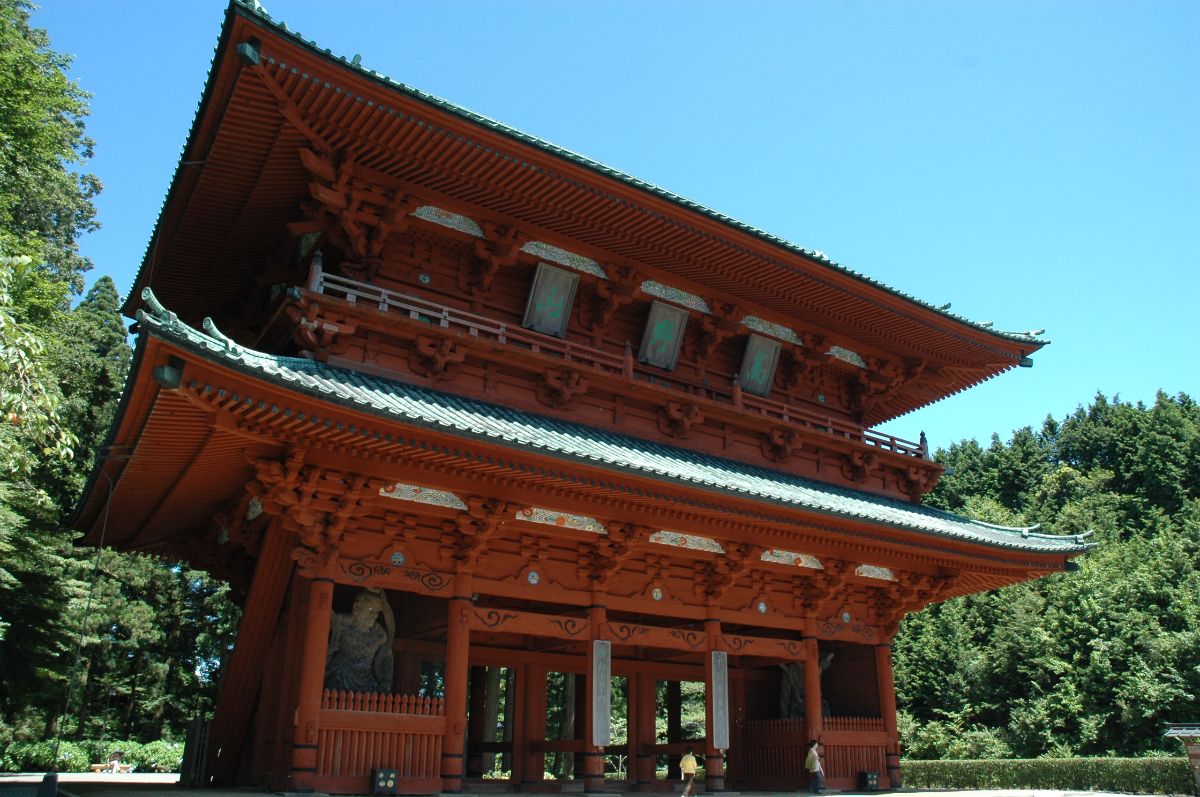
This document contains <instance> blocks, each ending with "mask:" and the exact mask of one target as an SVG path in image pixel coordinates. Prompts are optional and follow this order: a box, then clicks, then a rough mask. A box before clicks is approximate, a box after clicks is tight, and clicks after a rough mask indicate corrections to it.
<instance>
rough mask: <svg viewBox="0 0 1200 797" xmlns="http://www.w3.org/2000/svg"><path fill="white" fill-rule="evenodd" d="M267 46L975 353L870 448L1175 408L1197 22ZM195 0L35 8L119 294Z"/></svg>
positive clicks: (466, 15)
mask: <svg viewBox="0 0 1200 797" xmlns="http://www.w3.org/2000/svg"><path fill="white" fill-rule="evenodd" d="M263 2H264V4H265V6H266V8H267V10H268V11H269V13H271V15H272V16H273V17H275V18H276V19H282V20H284V21H285V22H286V23H287V24H288V26H289V27H290V28H291V29H292V30H297V31H299V32H300V33H302V34H303V35H304V36H305V37H307V38H311V39H315V40H316V41H317V42H318V43H319V44H320V45H321V46H323V47H327V48H329V49H331V50H332V51H333V52H334V53H337V54H340V55H345V56H347V57H349V56H352V55H354V54H355V53H361V54H362V56H363V64H364V66H366V67H369V68H372V69H375V70H377V71H379V72H382V73H384V74H386V75H388V76H389V77H392V78H393V79H395V80H398V81H401V82H404V83H408V84H409V85H412V86H415V87H417V88H420V89H422V90H425V91H428V92H431V93H433V94H436V95H439V96H441V97H444V98H446V99H448V100H450V101H452V102H455V103H457V104H459V105H462V106H465V107H466V108H469V109H471V110H473V111H476V112H479V113H483V114H486V115H488V116H491V117H493V118H495V119H498V120H500V121H502V122H504V123H506V124H508V125H510V126H513V127H516V128H518V129H521V130H524V131H526V132H529V133H531V134H533V135H536V136H538V137H540V138H543V139H545V140H548V141H550V142H553V143H555V144H558V145H560V146H563V147H566V148H568V149H572V150H574V151H576V152H579V153H581V154H584V155H586V156H588V157H590V158H593V159H595V160H598V161H601V162H603V163H606V164H608V165H611V166H613V167H615V168H618V169H621V170H622V171H625V172H627V173H629V174H632V175H634V176H636V177H640V178H642V179H644V180H648V181H650V182H653V183H656V184H657V185H660V186H662V187H664V188H666V189H668V190H670V191H673V192H675V193H677V194H680V195H682V196H685V197H688V198H690V199H693V200H695V201H697V202H700V203H702V204H705V205H707V206H709V207H711V208H713V209H715V210H718V211H721V212H723V213H726V214H728V215H731V216H733V217H735V218H738V219H741V220H743V221H745V222H747V223H749V224H752V225H754V226H756V227H759V228H760V229H763V230H766V231H768V232H771V233H774V234H776V235H779V236H781V237H783V238H786V239H789V240H791V241H794V242H795V243H797V244H800V245H801V246H805V247H808V248H810V249H820V250H822V251H824V252H826V253H827V254H828V255H829V256H830V257H832V258H833V259H834V260H836V261H838V262H839V263H841V264H842V265H845V266H848V267H850V268H853V269H855V270H857V271H860V272H862V273H865V274H867V275H869V276H871V277H874V278H876V279H878V280H880V281H882V282H884V283H885V284H887V285H890V286H892V287H894V288H896V289H898V290H901V291H903V292H905V293H908V294H911V295H914V296H917V297H920V298H922V299H925V300H927V301H929V302H931V303H934V304H942V303H944V302H953V307H952V311H953V312H956V313H959V314H961V315H963V316H965V317H967V318H971V319H975V320H981V321H994V322H995V324H996V326H997V327H998V328H1000V329H1006V330H1017V331H1023V330H1030V329H1036V328H1040V327H1046V328H1047V330H1048V331H1047V333H1046V337H1047V338H1049V339H1050V340H1052V341H1053V343H1052V344H1051V345H1050V346H1048V347H1046V348H1045V349H1043V350H1042V352H1040V353H1039V354H1037V355H1036V356H1035V358H1034V360H1035V366H1034V367H1033V368H1032V369H1020V370H1017V371H1013V372H1010V373H1008V374H1005V375H1003V376H1001V377H999V378H998V379H995V380H992V381H991V382H989V383H986V384H984V385H981V386H979V387H977V388H974V389H972V390H970V391H967V392H966V393H964V394H961V395H959V396H954V397H951V398H950V399H948V400H944V401H942V402H940V403H938V404H936V405H934V406H932V407H929V408H926V409H924V410H921V411H919V412H917V413H913V414H910V415H908V416H905V417H904V418H900V419H898V420H896V421H893V422H892V423H890V424H888V425H887V426H886V427H884V429H885V431H889V432H891V433H893V434H897V435H899V436H901V437H906V438H908V439H916V437H917V436H918V434H919V432H920V431H921V430H922V429H924V430H927V431H928V433H929V438H930V442H931V444H932V445H934V446H945V445H948V444H949V443H951V442H953V441H956V440H960V439H963V438H971V437H974V438H978V439H979V440H981V442H986V441H987V439H988V438H989V437H990V435H991V433H992V432H994V431H995V432H999V433H1000V434H1001V436H1002V437H1004V438H1007V437H1008V436H1009V435H1010V434H1011V432H1012V430H1013V429H1015V428H1017V427H1020V426H1024V425H1027V424H1033V425H1035V426H1036V425H1038V424H1040V423H1041V421H1042V419H1043V418H1045V416H1046V415H1047V414H1052V415H1054V416H1055V417H1058V418H1062V417H1063V416H1064V415H1065V414H1067V413H1069V412H1071V411H1073V410H1074V409H1075V407H1076V406H1078V405H1080V404H1085V405H1086V404H1088V403H1089V402H1090V401H1091V399H1092V397H1093V396H1094V395H1095V393H1096V392H1097V391H1102V392H1104V393H1106V394H1108V395H1110V396H1111V395H1112V394H1120V396H1121V397H1122V398H1123V399H1128V400H1134V401H1146V402H1151V401H1153V399H1154V394H1155V391H1156V390H1158V389H1163V390H1165V391H1167V392H1168V393H1172V394H1173V393H1177V392H1180V391H1183V392H1187V393H1189V394H1190V395H1191V396H1193V397H1194V398H1200V376H1198V375H1200V354H1198V351H1200V313H1198V312H1197V304H1198V303H1200V46H1198V44H1197V42H1200V3H1198V2H1195V1H1194V0H1183V1H1181V2H1158V1H1157V0H1149V1H1148V2H1134V0H1128V1H1127V2H1107V1H1106V0H1074V1H1072V2H1055V1H1054V0H1036V1H1034V0H1028V1H1023V0H968V1H966V2H964V1H963V0H939V1H937V2H930V1H926V0H913V1H912V2H863V0H842V1H841V2H815V1H813V2H798V1H797V2H783V0H778V1H777V2H755V1H754V0H750V1H748V2H732V0H730V1H729V2H702V1H700V0H688V1H687V2H684V1H683V0H662V1H661V2H646V1H644V0H643V1H641V2H601V1H600V0H596V1H595V2H568V0H561V1H560V2H520V0H505V1H504V2H452V1H449V0H442V1H441V2H421V3H416V2H399V1H398V0H389V1H388V2H351V1H350V0H347V2H329V1H328V0H323V1H322V2H311V1H309V0H263ZM224 7H225V6H224V3H222V2H218V1H217V0H213V1H212V2H208V1H205V2H201V1H200V0H191V1H190V2H175V1H174V0H156V1H155V2H132V0H129V1H118V2H103V3H101V2H93V1H92V0H47V2H45V5H44V7H43V8H41V9H40V10H38V11H37V12H36V13H35V15H34V23H35V24H36V25H38V26H39V27H43V28H46V29H47V30H48V31H49V32H50V36H51V40H52V43H53V46H54V47H55V48H56V49H57V50H60V51H62V52H67V53H71V54H73V55H74V56H75V65H74V71H73V74H74V76H75V78H76V79H77V80H78V81H79V83H80V84H81V85H82V86H83V88H85V89H86V90H88V91H90V92H92V94H93V95H94V96H93V99H92V118H91V121H90V124H89V132H90V135H91V136H92V137H93V138H94V139H95V140H96V157H95V159H94V161H93V162H92V170H93V171H94V172H95V173H96V174H97V175H98V176H99V177H100V179H101V180H102V181H103V183H104V193H103V194H102V195H101V197H100V199H99V202H98V205H99V209H100V220H101V222H102V223H103V225H104V227H103V229H102V230H100V231H99V232H97V233H95V234H92V235H89V236H88V237H87V238H86V239H85V240H84V241H83V250H84V253H85V254H87V255H89V256H90V257H91V258H92V259H93V260H94V261H95V264H96V269H95V272H94V273H93V276H96V275H99V274H111V275H112V276H113V278H114V279H115V280H116V282H117V286H118V289H119V290H121V291H123V292H124V291H128V290H129V286H130V285H131V283H132V281H133V276H134V274H135V273H136V269H137V266H138V264H139V263H140V261H141V258H142V254H143V252H144V250H145V246H146V243H147V241H148V240H149V237H150V232H151V229H152V227H153V225H154V221H155V219H156V217H157V214H158V210H159V207H160V206H161V204H162V201H163V197H164V195H165V193H166V190H167V187H168V182H169V180H170V178H171V175H172V173H173V171H174V168H175V165H176V162H177V160H178V157H179V151H180V148H181V147H182V146H183V143H184V140H185V138H186V136H187V132H188V129H189V127H190V125H191V121H192V117H193V114H194V112H195V109H196V105H197V103H198V101H199V99H200V93H201V89H202V87H203V85H204V80H205V76H206V74H207V71H208V65H209V62H210V59H211V57H212V52H213V48H214V46H215V44H216V39H217V34H218V31H219V28H220V24H221V19H222V14H223V10H224Z"/></svg>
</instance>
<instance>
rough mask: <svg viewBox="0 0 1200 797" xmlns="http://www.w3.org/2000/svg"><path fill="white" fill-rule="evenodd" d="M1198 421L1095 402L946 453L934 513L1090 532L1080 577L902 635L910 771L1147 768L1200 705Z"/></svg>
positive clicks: (1180, 402) (1172, 404)
mask: <svg viewBox="0 0 1200 797" xmlns="http://www.w3.org/2000/svg"><path fill="white" fill-rule="evenodd" d="M1198 428H1200V415H1198V412H1197V407H1196V404H1195V402H1193V401H1192V400H1191V399H1190V398H1189V397H1188V396H1186V395H1179V396H1175V397H1171V396H1167V395H1166V394H1162V393H1160V394H1159V395H1158V396H1157V398H1156V400H1155V403H1154V405H1153V406H1150V407H1147V406H1144V405H1141V404H1129V403H1126V402H1121V401H1120V400H1119V399H1118V398H1113V399H1108V398H1106V397H1105V396H1104V395H1103V394H1100V395H1097V396H1096V397H1095V399H1094V400H1093V402H1092V404H1091V405H1090V406H1089V407H1086V408H1084V407H1080V408H1078V409H1076V410H1075V412H1073V413H1072V414H1071V415H1069V416H1068V417H1067V418H1066V419H1065V420H1064V421H1063V422H1062V423H1061V424H1059V423H1057V422H1055V421H1054V419H1053V418H1050V419H1047V420H1046V421H1045V422H1044V423H1043V425H1042V429H1041V431H1040V432H1037V433H1035V432H1033V431H1032V429H1031V428H1028V427H1027V428H1025V429H1020V430H1018V431H1017V432H1015V433H1014V434H1013V436H1012V438H1011V439H1010V441H1009V442H1008V443H1002V442H1001V441H1000V439H999V437H998V436H994V437H993V439H992V443H991V445H990V446H989V447H988V448H986V449H984V448H982V447H980V446H979V445H978V444H977V443H975V442H974V441H964V442H962V443H957V444H955V445H952V446H950V448H949V449H947V450H946V451H939V452H938V457H939V459H941V460H942V461H943V463H944V464H946V465H947V466H948V467H949V468H951V469H952V471H951V472H949V473H948V474H947V476H946V477H944V478H943V480H942V483H941V484H939V486H938V488H937V490H936V491H935V493H934V495H933V501H931V503H938V504H939V505H941V506H947V507H950V508H953V509H955V510H957V511H961V512H964V513H965V514H968V515H971V516H973V517H977V518H980V519H981V520H985V521H988V522H992V523H1001V524H1005V525H1025V524H1027V523H1031V522H1037V523H1040V524H1041V525H1042V526H1043V528H1044V529H1045V530H1047V531H1050V532H1059V533H1082V532H1088V531H1091V532H1095V539H1096V540H1099V541H1100V546H1099V547H1098V548H1097V549H1096V550H1095V551H1093V552H1091V553H1089V554H1088V555H1086V556H1084V557H1082V559H1081V560H1080V561H1079V570H1078V572H1075V573H1068V574H1063V575H1057V576H1052V577H1047V578H1042V579H1039V580H1037V581H1034V582H1030V583H1025V584H1019V585H1015V586H1012V587H1008V588H1005V589H1002V590H997V591H995V592H991V593H984V594H980V595H974V596H970V597H967V598H959V599H955V600H952V601H947V602H945V603H944V604H940V605H935V606H931V607H929V608H927V609H926V610H925V611H923V612H920V613H918V614H915V615H911V616H910V617H908V618H907V619H906V620H905V621H904V623H903V624H902V627H901V631H900V633H899V634H898V636H897V638H896V640H895V643H894V651H895V657H896V681H897V696H898V698H899V702H900V705H901V708H902V710H903V712H904V714H903V719H904V723H903V726H904V734H905V739H906V748H907V749H908V751H909V754H910V755H915V756H924V757H962V756H964V755H976V754H979V755H982V754H988V755H1006V754H1009V753H1011V754H1013V755H1019V756H1041V755H1051V756H1059V755H1073V754H1086V755H1106V754H1120V755H1141V754H1145V753H1149V752H1154V751H1156V750H1160V749H1162V747H1163V742H1162V739H1161V734H1160V731H1159V729H1160V728H1161V724H1162V722H1164V721H1185V720H1186V719H1187V717H1188V716H1191V714H1192V713H1193V712H1194V707H1195V702H1196V700H1197V697H1198V696H1200V668H1198V667H1196V664H1195V662H1196V661H1200V606H1198V602H1200V500H1198V499H1197V495H1196V492H1197V489H1198V485H1200V481H1198V475H1200V474H1197V471H1196V469H1197V467H1200V465H1198V464H1197V456H1196V453H1197V450H1198V447H1200V443H1198V442H1197V429H1198Z"/></svg>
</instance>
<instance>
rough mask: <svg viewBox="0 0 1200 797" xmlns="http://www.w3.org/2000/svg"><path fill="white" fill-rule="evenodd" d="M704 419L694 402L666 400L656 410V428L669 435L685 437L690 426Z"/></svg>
mask: <svg viewBox="0 0 1200 797" xmlns="http://www.w3.org/2000/svg"><path fill="white" fill-rule="evenodd" d="M703 421H704V414H703V413H702V412H700V408H699V407H698V406H696V404H695V403H694V402H690V401H689V402H679V401H668V402H667V403H666V404H665V405H664V406H663V407H661V408H659V411H658V430H659V431H660V432H662V433H663V434H665V435H667V436H669V437H686V436H687V434H688V432H690V431H691V429H692V427H693V426H695V425H696V424H698V423H702V422H703Z"/></svg>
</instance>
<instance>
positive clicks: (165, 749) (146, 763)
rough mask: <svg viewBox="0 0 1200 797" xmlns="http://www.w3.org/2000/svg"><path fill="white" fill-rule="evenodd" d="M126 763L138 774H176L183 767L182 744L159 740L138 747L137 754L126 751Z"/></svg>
mask: <svg viewBox="0 0 1200 797" xmlns="http://www.w3.org/2000/svg"><path fill="white" fill-rule="evenodd" d="M127 754H128V757H127V758H126V759H125V760H126V762H127V763H130V764H133V765H134V767H135V768H136V769H137V771H138V772H178V771H179V769H180V767H182V766H183V742H168V741H165V740H162V739H159V740H158V741H156V742H148V743H146V744H143V745H138V750H137V753H136V754H135V753H133V752H132V751H127Z"/></svg>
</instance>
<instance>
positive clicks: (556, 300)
mask: <svg viewBox="0 0 1200 797" xmlns="http://www.w3.org/2000/svg"><path fill="white" fill-rule="evenodd" d="M578 287H579V274H578V273H576V272H573V271H565V270H563V269H561V268H555V267H554V266H551V265H549V264H548V263H538V267H537V272H536V273H535V274H534V275H533V287H532V288H530V289H529V301H527V302H526V303H525V319H524V320H523V321H522V322H521V326H524V327H526V328H528V329H532V330H534V331H536V332H542V333H544V334H546V335H553V336H554V337H556V338H563V337H566V335H567V324H568V323H569V322H570V320H571V308H572V306H573V305H574V304H575V289H576V288H578Z"/></svg>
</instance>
